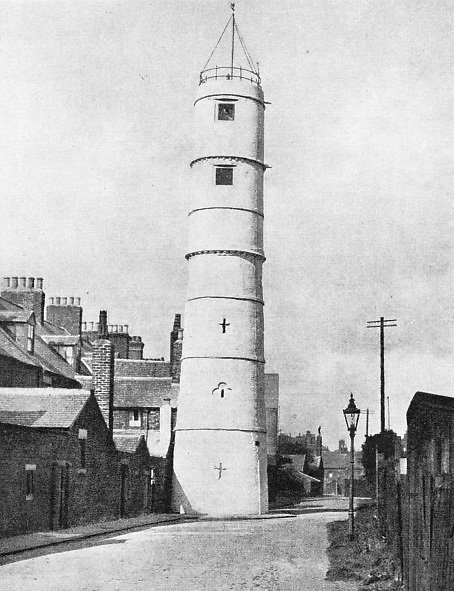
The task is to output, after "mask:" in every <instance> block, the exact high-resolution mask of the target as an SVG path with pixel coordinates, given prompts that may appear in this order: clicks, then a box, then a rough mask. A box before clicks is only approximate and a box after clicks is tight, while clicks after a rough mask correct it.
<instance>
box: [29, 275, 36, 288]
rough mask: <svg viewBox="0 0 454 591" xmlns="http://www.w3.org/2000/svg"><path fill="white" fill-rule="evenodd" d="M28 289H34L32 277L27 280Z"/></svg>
mask: <svg viewBox="0 0 454 591" xmlns="http://www.w3.org/2000/svg"><path fill="white" fill-rule="evenodd" d="M28 287H29V288H30V289H34V287H35V278H34V277H29V278H28Z"/></svg>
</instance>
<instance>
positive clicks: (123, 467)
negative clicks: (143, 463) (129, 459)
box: [120, 464, 128, 517]
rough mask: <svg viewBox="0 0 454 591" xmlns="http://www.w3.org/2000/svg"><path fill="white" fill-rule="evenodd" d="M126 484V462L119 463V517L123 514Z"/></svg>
mask: <svg viewBox="0 0 454 591" xmlns="http://www.w3.org/2000/svg"><path fill="white" fill-rule="evenodd" d="M127 486H128V466H127V465H126V464H121V467H120V517H124V516H125V506H126V495H127Z"/></svg>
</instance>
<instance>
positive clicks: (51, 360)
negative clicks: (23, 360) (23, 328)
mask: <svg viewBox="0 0 454 591" xmlns="http://www.w3.org/2000/svg"><path fill="white" fill-rule="evenodd" d="M38 326H39V325H38ZM34 357H35V359H37V361H39V363H40V364H41V365H42V367H43V369H44V370H46V371H48V372H50V373H53V374H57V375H62V376H64V377H65V378H69V379H72V380H74V381H76V374H75V372H74V370H73V368H72V367H71V366H70V365H69V364H68V363H66V361H65V360H64V359H63V357H61V356H60V355H59V354H58V353H57V352H56V351H54V350H53V349H51V347H50V346H49V345H48V344H47V343H46V342H45V341H44V340H43V339H42V338H41V337H40V336H39V335H38V334H35V350H34Z"/></svg>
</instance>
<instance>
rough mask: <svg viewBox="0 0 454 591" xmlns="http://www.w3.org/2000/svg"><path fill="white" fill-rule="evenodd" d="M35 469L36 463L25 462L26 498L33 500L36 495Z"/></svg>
mask: <svg viewBox="0 0 454 591" xmlns="http://www.w3.org/2000/svg"><path fill="white" fill-rule="evenodd" d="M35 471H36V464H25V487H26V492H25V499H26V500H27V501H32V500H33V499H34V497H35Z"/></svg>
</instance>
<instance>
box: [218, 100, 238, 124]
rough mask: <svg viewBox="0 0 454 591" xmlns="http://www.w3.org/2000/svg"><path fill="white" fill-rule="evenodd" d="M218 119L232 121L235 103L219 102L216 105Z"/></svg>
mask: <svg viewBox="0 0 454 591" xmlns="http://www.w3.org/2000/svg"><path fill="white" fill-rule="evenodd" d="M218 119H219V121H233V120H234V119H235V105H234V104H232V103H220V104H219V105H218Z"/></svg>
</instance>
